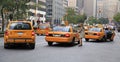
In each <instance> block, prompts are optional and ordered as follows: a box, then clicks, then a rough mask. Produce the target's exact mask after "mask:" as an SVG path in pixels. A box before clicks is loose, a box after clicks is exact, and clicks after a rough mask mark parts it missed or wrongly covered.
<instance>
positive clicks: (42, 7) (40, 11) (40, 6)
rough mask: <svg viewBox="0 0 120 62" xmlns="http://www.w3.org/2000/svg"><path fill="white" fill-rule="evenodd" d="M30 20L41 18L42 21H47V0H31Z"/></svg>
mask: <svg viewBox="0 0 120 62" xmlns="http://www.w3.org/2000/svg"><path fill="white" fill-rule="evenodd" d="M29 6H30V10H29V16H30V20H38V19H39V20H40V21H41V22H43V23H44V22H45V21H46V17H45V16H46V0H30V2H29Z"/></svg>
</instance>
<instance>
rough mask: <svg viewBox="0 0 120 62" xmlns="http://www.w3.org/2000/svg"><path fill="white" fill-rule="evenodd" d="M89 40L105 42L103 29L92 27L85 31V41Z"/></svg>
mask: <svg viewBox="0 0 120 62" xmlns="http://www.w3.org/2000/svg"><path fill="white" fill-rule="evenodd" d="M89 39H95V40H103V41H106V39H105V31H104V29H103V28H96V27H93V28H90V29H89V30H88V31H85V40H86V41H89Z"/></svg>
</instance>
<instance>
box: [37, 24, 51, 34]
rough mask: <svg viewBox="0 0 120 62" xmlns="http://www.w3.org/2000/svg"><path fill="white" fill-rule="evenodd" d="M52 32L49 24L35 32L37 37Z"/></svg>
mask: <svg viewBox="0 0 120 62" xmlns="http://www.w3.org/2000/svg"><path fill="white" fill-rule="evenodd" d="M51 30H52V29H51V28H50V25H49V23H45V24H40V25H38V27H37V29H36V31H35V32H36V34H37V35H45V34H46V33H47V32H49V31H51Z"/></svg>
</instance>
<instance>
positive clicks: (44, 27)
mask: <svg viewBox="0 0 120 62" xmlns="http://www.w3.org/2000/svg"><path fill="white" fill-rule="evenodd" d="M39 27H40V29H46V28H47V26H39Z"/></svg>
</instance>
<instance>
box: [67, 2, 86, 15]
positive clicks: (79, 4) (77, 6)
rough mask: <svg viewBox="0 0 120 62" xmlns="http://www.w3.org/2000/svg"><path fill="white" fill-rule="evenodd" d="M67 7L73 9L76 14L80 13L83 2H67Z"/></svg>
mask: <svg viewBox="0 0 120 62" xmlns="http://www.w3.org/2000/svg"><path fill="white" fill-rule="evenodd" d="M68 7H70V8H73V9H75V11H76V12H77V13H81V12H83V8H84V0H68Z"/></svg>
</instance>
